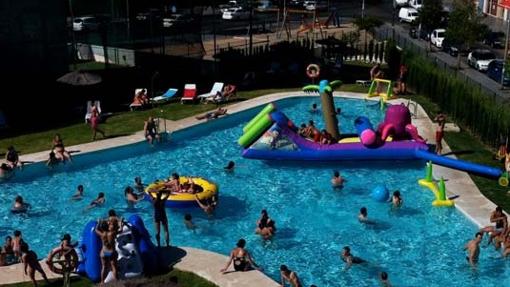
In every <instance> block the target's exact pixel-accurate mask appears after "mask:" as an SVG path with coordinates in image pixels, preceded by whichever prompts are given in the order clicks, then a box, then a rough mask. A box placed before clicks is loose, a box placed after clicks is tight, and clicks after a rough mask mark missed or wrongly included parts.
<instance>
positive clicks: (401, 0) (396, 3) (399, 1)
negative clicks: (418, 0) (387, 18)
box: [393, 0, 409, 8]
mask: <svg viewBox="0 0 510 287" xmlns="http://www.w3.org/2000/svg"><path fill="white" fill-rule="evenodd" d="M408 2H409V0H393V8H397V7H404V6H407V4H408Z"/></svg>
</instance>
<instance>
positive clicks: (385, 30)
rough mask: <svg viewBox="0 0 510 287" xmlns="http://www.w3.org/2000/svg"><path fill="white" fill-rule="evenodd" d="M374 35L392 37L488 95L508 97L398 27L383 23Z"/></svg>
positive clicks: (496, 87) (499, 98)
mask: <svg viewBox="0 0 510 287" xmlns="http://www.w3.org/2000/svg"><path fill="white" fill-rule="evenodd" d="M374 36H375V38H376V39H379V40H388V39H392V38H393V40H394V41H395V43H396V44H397V46H398V47H400V48H402V49H406V50H409V51H412V52H415V53H417V54H421V55H425V56H426V58H427V59H428V60H430V61H431V62H432V63H434V65H435V66H436V67H437V68H439V69H442V70H444V71H446V72H447V73H449V74H451V75H453V76H455V77H456V78H457V79H459V80H461V81H463V82H465V83H467V84H470V85H472V86H474V87H477V88H479V89H480V91H482V92H484V93H485V94H487V95H488V96H491V97H494V98H496V99H498V100H508V99H510V94H509V93H508V92H506V91H504V90H501V89H500V88H499V85H497V84H496V83H494V84H490V85H487V83H485V82H484V81H482V79H481V77H474V76H471V75H469V74H467V73H465V72H462V70H458V69H457V67H456V65H451V63H447V62H445V61H444V60H442V59H441V58H439V57H438V56H437V53H433V52H431V51H430V50H429V49H428V47H427V45H423V42H420V41H419V40H416V39H412V38H411V37H410V36H409V35H408V34H407V33H404V32H402V30H401V28H400V29H399V27H392V26H391V25H389V24H384V25H383V26H381V27H379V28H377V29H376V30H375V35H374ZM480 75H481V74H480ZM483 77H485V76H483ZM491 81H492V80H491Z"/></svg>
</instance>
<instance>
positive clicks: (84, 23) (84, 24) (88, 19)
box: [73, 16, 100, 31]
mask: <svg viewBox="0 0 510 287" xmlns="http://www.w3.org/2000/svg"><path fill="white" fill-rule="evenodd" d="M99 24H100V23H99V21H98V19H97V18H96V17H94V16H83V17H76V18H74V21H73V31H94V30H97V29H98V28H99Z"/></svg>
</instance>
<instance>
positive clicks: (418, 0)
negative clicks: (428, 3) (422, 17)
mask: <svg viewBox="0 0 510 287" xmlns="http://www.w3.org/2000/svg"><path fill="white" fill-rule="evenodd" d="M422 5H423V0H409V6H411V7H413V8H414V9H416V10H420V9H421V6H422Z"/></svg>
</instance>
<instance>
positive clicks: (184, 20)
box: [163, 14, 193, 28]
mask: <svg viewBox="0 0 510 287" xmlns="http://www.w3.org/2000/svg"><path fill="white" fill-rule="evenodd" d="M191 22H193V18H192V17H191V16H189V15H187V14H173V15H170V16H169V17H165V18H163V27H165V28H176V27H180V26H183V25H186V24H189V23H191Z"/></svg>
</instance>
